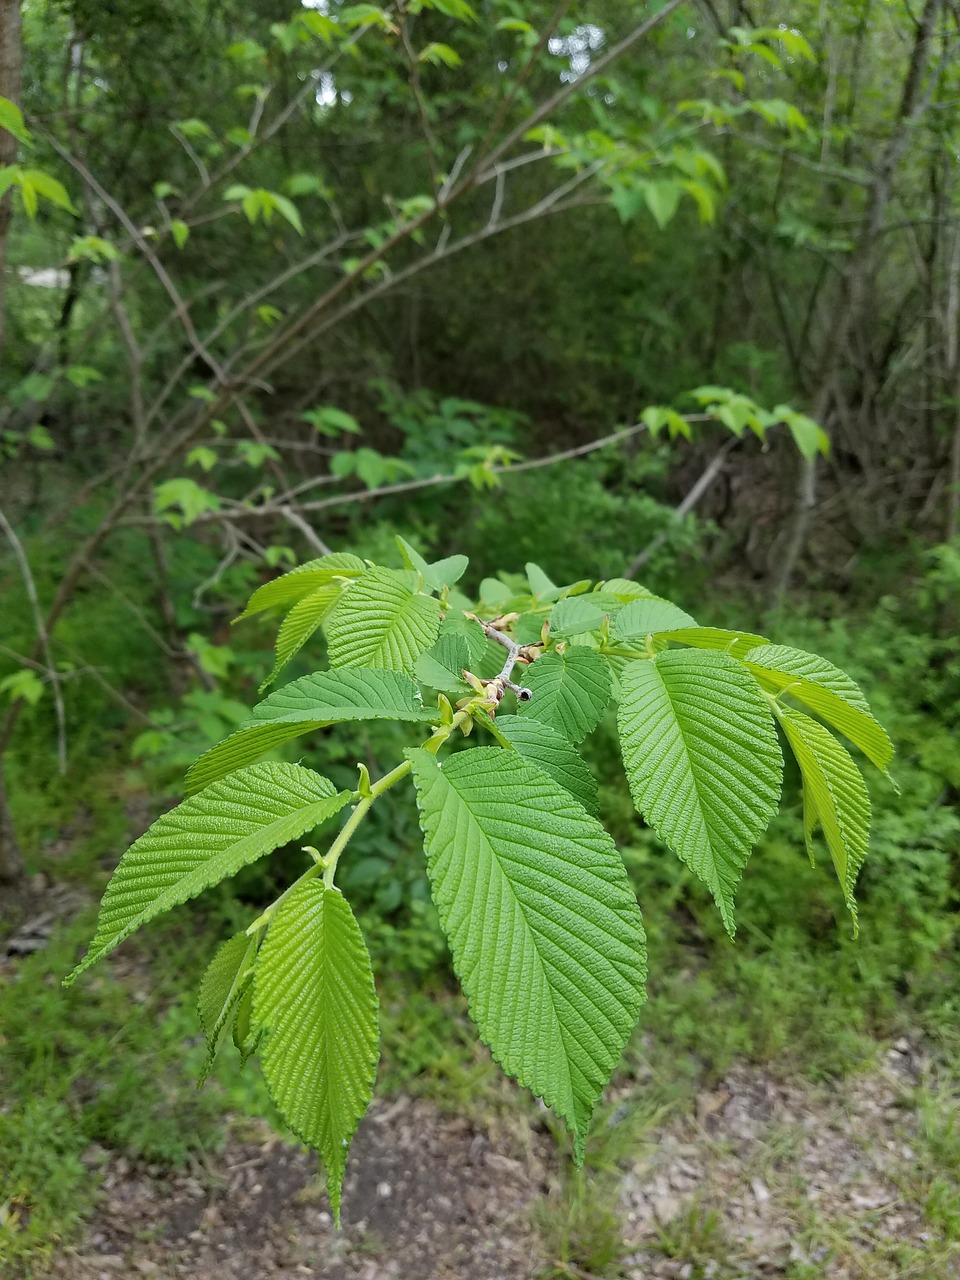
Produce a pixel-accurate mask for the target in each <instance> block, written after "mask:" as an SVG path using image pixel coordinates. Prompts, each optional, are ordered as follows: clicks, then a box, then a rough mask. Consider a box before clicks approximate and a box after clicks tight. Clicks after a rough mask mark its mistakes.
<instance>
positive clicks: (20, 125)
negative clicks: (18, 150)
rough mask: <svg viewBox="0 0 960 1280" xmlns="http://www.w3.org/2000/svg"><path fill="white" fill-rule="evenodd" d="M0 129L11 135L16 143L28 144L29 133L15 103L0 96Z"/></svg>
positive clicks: (21, 113)
mask: <svg viewBox="0 0 960 1280" xmlns="http://www.w3.org/2000/svg"><path fill="white" fill-rule="evenodd" d="M0 129H6V131H7V133H12V134H13V136H14V137H15V138H16V140H17V141H18V142H22V143H24V144H28V143H29V142H30V131H29V130H28V129H27V126H26V125H25V124H24V122H23V112H22V111H21V110H20V108H19V107H18V106H17V104H16V103H15V102H11V101H10V99H9V98H4V97H2V96H0Z"/></svg>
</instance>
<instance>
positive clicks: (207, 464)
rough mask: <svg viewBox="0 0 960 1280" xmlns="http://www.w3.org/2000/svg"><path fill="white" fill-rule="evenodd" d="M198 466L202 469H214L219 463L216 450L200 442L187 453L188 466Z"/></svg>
mask: <svg viewBox="0 0 960 1280" xmlns="http://www.w3.org/2000/svg"><path fill="white" fill-rule="evenodd" d="M194 465H196V466H198V467H199V468H200V469H201V470H202V471H212V470H213V468H214V467H215V466H216V465H217V455H216V452H215V451H214V450H213V449H211V448H209V447H208V446H207V445H205V444H198V445H197V446H196V447H195V448H193V449H191V450H190V452H189V453H188V454H187V466H188V467H192V466H194Z"/></svg>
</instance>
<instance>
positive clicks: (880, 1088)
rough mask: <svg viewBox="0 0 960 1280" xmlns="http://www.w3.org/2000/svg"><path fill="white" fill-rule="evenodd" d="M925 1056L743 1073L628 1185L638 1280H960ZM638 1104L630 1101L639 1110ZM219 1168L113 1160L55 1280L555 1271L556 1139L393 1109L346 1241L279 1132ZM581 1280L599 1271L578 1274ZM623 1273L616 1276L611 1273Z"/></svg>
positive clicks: (369, 1152)
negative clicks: (924, 1093)
mask: <svg viewBox="0 0 960 1280" xmlns="http://www.w3.org/2000/svg"><path fill="white" fill-rule="evenodd" d="M926 1071H927V1064H926V1063H925V1061H924V1059H923V1056H922V1054H921V1053H920V1052H919V1051H918V1050H917V1049H916V1048H915V1047H914V1046H913V1045H912V1044H910V1043H908V1042H907V1041H900V1042H898V1045H897V1047H895V1048H894V1049H892V1050H891V1051H890V1053H889V1054H888V1055H887V1057H886V1059H885V1061H884V1063H883V1064H882V1067H881V1068H880V1069H879V1070H876V1071H874V1072H872V1073H871V1074H869V1075H865V1076H863V1077H860V1078H856V1079H853V1080H849V1081H847V1082H845V1083H844V1084H842V1085H841V1084H829V1085H823V1086H812V1085H806V1084H787V1083H782V1082H778V1081H776V1080H774V1079H773V1078H772V1077H770V1076H769V1075H768V1074H766V1073H764V1072H763V1071H760V1070H757V1069H748V1068H740V1069H737V1070H736V1071H733V1072H731V1073H730V1074H729V1075H728V1077H727V1078H726V1079H725V1080H724V1081H723V1082H722V1083H721V1084H720V1085H719V1086H718V1087H717V1088H716V1089H714V1090H712V1091H710V1092H704V1093H701V1094H700V1095H699V1097H698V1098H697V1100H696V1107H695V1108H692V1109H691V1110H690V1111H689V1113H688V1114H683V1115H677V1116H674V1117H673V1118H672V1119H671V1120H670V1121H669V1122H668V1123H667V1124H666V1125H664V1126H662V1127H661V1128H658V1129H656V1130H652V1131H650V1132H649V1133H648V1134H647V1135H646V1137H645V1138H644V1139H643V1141H642V1144H641V1145H640V1146H639V1148H638V1150H637V1152H636V1158H635V1159H634V1160H633V1163H632V1166H630V1165H629V1162H628V1165H627V1167H626V1168H625V1169H624V1172H623V1175H622V1178H621V1181H620V1183H619V1206H618V1208H619V1212H620V1214H621V1216H622V1243H623V1260H622V1263H621V1267H622V1270H621V1271H620V1272H619V1274H622V1275H623V1276H624V1277H625V1278H626V1280H658V1278H660V1277H673V1278H675V1280H701V1278H702V1280H727V1278H728V1277H729V1278H730V1280H754V1278H756V1280H759V1278H761V1277H764V1278H765V1277H771V1276H780V1277H790V1278H791V1280H813V1278H814V1277H817V1278H819V1277H825V1278H827V1280H888V1278H889V1280H893V1277H895V1276H896V1277H899V1276H904V1277H915V1278H916V1280H952V1278H953V1277H958V1278H960V1253H958V1252H957V1247H956V1246H951V1245H950V1244H949V1243H948V1242H947V1241H946V1240H945V1239H942V1238H940V1237H938V1234H937V1232H936V1230H934V1229H932V1228H931V1225H930V1222H929V1221H928V1219H927V1217H926V1216H925V1215H924V1211H923V1204H922V1203H921V1202H920V1201H921V1199H922V1197H923V1195H924V1194H925V1192H924V1190H923V1188H924V1187H925V1186H926V1183H925V1182H924V1181H923V1178H922V1176H921V1170H920V1165H919V1163H918V1162H919V1160H920V1157H919V1155H918V1152H917V1150H915V1148H914V1146H913V1145H912V1143H913V1142H914V1139H915V1137H916V1135H917V1131H918V1125H919V1124H920V1123H921V1117H920V1116H919V1114H918V1112H917V1110H916V1108H915V1107H914V1105H913V1101H912V1100H913V1098H914V1091H915V1089H916V1086H917V1085H918V1083H919V1081H920V1080H921V1078H922V1077H923V1075H924V1074H925V1072H926ZM622 1096H623V1099H624V1100H628V1099H629V1096H630V1095H629V1094H628V1093H627V1092H624V1093H623V1095H622ZM245 1127H246V1137H245V1138H244V1139H241V1138H240V1137H239V1136H235V1137H233V1138H232V1139H231V1140H230V1142H229V1144H228V1146H227V1148H226V1150H225V1152H224V1153H223V1154H222V1156H221V1157H219V1158H218V1159H217V1160H216V1161H214V1162H213V1163H211V1164H210V1165H209V1167H207V1168H200V1167H197V1168H195V1169H194V1170H193V1171H192V1172H188V1173H183V1174H178V1175H171V1176H161V1175H160V1173H159V1171H158V1170H155V1169H150V1168H148V1167H136V1166H133V1167H131V1165H130V1164H129V1163H128V1162H127V1161H125V1160H123V1159H115V1158H110V1159H109V1160H108V1164H107V1168H106V1179H105V1200H104V1205H103V1207H102V1209H101V1210H100V1212H99V1213H98V1215H97V1218H96V1220H95V1221H94V1223H93V1224H92V1226H91V1230H90V1234H89V1236H88V1239H87V1241H86V1243H85V1244H84V1245H83V1246H82V1247H80V1248H78V1249H69V1250H64V1251H63V1252H62V1254H61V1256H60V1257H59V1258H57V1259H56V1260H55V1262H54V1264H53V1268H52V1274H54V1275H57V1276H61V1277H66V1278H67V1280H115V1277H118V1276H123V1277H126V1276H138V1275H146V1276H157V1277H180V1276H190V1277H203V1278H204V1280H241V1278H242V1280H251V1278H257V1280H259V1278H260V1277H263V1278H264V1280H280V1278H281V1277H290V1278H291V1280H292V1278H293V1277H314V1278H315V1280H388V1278H389V1280H532V1278H533V1277H536V1276H538V1275H540V1274H541V1273H542V1270H543V1268H544V1267H545V1266H546V1265H547V1263H548V1261H550V1260H551V1257H550V1252H549V1250H550V1243H551V1242H550V1241H549V1240H545V1239H544V1238H543V1237H542V1236H540V1235H538V1233H537V1232H536V1231H535V1229H534V1227H533V1225H532V1222H533V1215H532V1212H531V1210H532V1206H533V1205H534V1203H535V1202H536V1201H538V1200H539V1199H540V1198H541V1197H543V1196H544V1195H545V1194H547V1192H548V1190H549V1189H550V1187H551V1186H552V1187H553V1194H554V1195H556V1185H557V1173H558V1167H559V1166H558V1161H557V1159H556V1156H555V1154H554V1152H553V1151H552V1149H551V1146H552V1144H551V1143H550V1141H549V1139H548V1138H547V1137H546V1136H545V1135H543V1134H537V1133H535V1132H532V1131H530V1130H527V1131H526V1132H525V1133H524V1134H523V1135H522V1136H521V1135H516V1136H515V1137H514V1138H512V1139H511V1137H510V1136H509V1135H504V1136H503V1137H502V1138H500V1139H499V1140H497V1139H491V1138H490V1136H489V1135H487V1134H485V1133H483V1132H480V1131H478V1130H477V1129H475V1128H472V1127H471V1126H470V1125H468V1124H467V1122H466V1121H464V1120H457V1119H453V1120H451V1119H449V1118H445V1117H443V1116H442V1115H440V1114H439V1113H438V1112H437V1111H436V1110H435V1109H434V1108H432V1107H431V1106H429V1105H428V1104H426V1103H424V1102H414V1101H411V1100H410V1099H408V1098H400V1099H395V1100H389V1101H386V1102H381V1103H375V1104H374V1107H373V1108H372V1111H371V1113H370V1115H369V1116H368V1118H367V1120H366V1121H365V1122H364V1125H363V1126H362V1128H361V1131H360V1134H359V1135H358V1138H357V1141H356V1143H355V1147H354V1151H353V1154H352V1156H351V1163H350V1171H349V1174H348V1179H347V1185H346V1187H345V1193H344V1229H343V1231H342V1232H341V1233H337V1232H335V1231H334V1230H333V1226H332V1223H331V1221H330V1216H329V1213H328V1212H327V1204H326V1197H325V1194H324V1193H323V1191H322V1189H321V1187H320V1184H319V1183H318V1180H317V1177H316V1163H315V1161H314V1160H313V1159H312V1158H311V1157H309V1156H307V1155H305V1154H303V1153H302V1152H299V1151H296V1150H294V1149H292V1148H290V1147H289V1146H287V1145H286V1144H285V1143H284V1142H282V1141H281V1140H280V1139H278V1138H277V1137H276V1136H275V1135H273V1134H272V1133H270V1132H269V1130H267V1129H266V1128H263V1129H260V1130H259V1131H257V1130H251V1127H250V1125H249V1124H246V1126H245ZM568 1274H569V1275H570V1277H571V1278H572V1280H576V1278H577V1277H581V1278H582V1277H583V1276H586V1277H587V1280H590V1276H591V1273H590V1272H589V1271H586V1270H583V1269H579V1270H578V1267H577V1264H576V1263H574V1264H573V1268H572V1269H571V1270H570V1271H569V1272H568ZM608 1274H609V1273H608Z"/></svg>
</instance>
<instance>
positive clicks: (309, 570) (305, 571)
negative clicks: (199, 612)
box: [234, 551, 367, 622]
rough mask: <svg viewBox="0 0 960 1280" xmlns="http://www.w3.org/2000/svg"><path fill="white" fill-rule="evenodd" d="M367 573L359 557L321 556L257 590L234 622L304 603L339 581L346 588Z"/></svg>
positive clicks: (345, 555)
mask: <svg viewBox="0 0 960 1280" xmlns="http://www.w3.org/2000/svg"><path fill="white" fill-rule="evenodd" d="M366 571H367V566H366V565H365V564H364V562H363V561H362V560H361V559H360V557H359V556H353V555H350V554H349V552H340V551H338V552H334V553H333V555H329V556H321V557H320V559H319V560H308V561H307V562H306V564H302V565H300V566H299V567H298V568H296V569H292V570H291V571H290V572H289V573H285V574H283V575H282V576H281V577H279V578H274V580H273V581H272V582H265V583H264V584H263V586H262V587H257V589H256V591H255V592H254V593H253V595H252V596H251V597H250V601H249V603H248V605H247V607H246V609H244V611H243V613H241V614H240V616H239V617H238V618H234V622H241V621H242V620H243V619H244V618H249V617H250V616H251V615H252V614H255V613H262V612H263V610H264V609H276V608H278V607H280V606H281V605H288V604H292V603H293V602H294V601H295V600H302V599H303V597H304V596H308V595H310V594H311V592H313V591H316V590H317V588H318V587H323V586H327V585H329V584H330V583H332V582H336V581H338V580H342V582H341V585H344V586H346V585H348V584H349V583H350V582H351V581H352V580H353V579H355V578H359V577H360V575H361V574H363V573H366Z"/></svg>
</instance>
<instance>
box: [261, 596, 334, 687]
mask: <svg viewBox="0 0 960 1280" xmlns="http://www.w3.org/2000/svg"><path fill="white" fill-rule="evenodd" d="M343 591H344V586H343V584H342V583H341V582H328V583H326V584H325V585H324V586H322V587H317V589H316V591H311V592H310V594H309V595H308V596H304V597H303V599H302V600H298V601H297V603H296V604H295V605H294V606H293V608H292V609H291V610H290V612H289V613H288V614H287V616H286V617H285V618H284V620H283V622H282V623H281V624H280V630H279V631H278V632H277V646H276V655H277V656H276V660H275V662H274V664H273V670H272V671H271V672H270V674H269V675H268V676H267V678H266V680H264V682H263V684H262V685H261V686H260V690H259V691H260V693H263V691H264V689H266V688H267V686H268V685H271V684H273V682H274V680H276V678H277V676H278V675H279V674H280V672H281V671H282V670H283V668H284V667H285V666H286V665H287V663H288V662H289V661H290V659H291V658H292V657H293V656H294V654H296V653H298V652H299V651H300V649H302V648H303V646H304V645H305V644H306V642H307V641H308V640H309V639H310V637H311V636H312V635H313V633H314V632H315V631H316V630H317V628H318V627H319V626H320V625H321V624H322V623H323V621H324V619H326V618H327V617H329V615H330V614H331V613H332V612H333V610H334V609H335V608H336V605H337V602H338V601H339V599H340V597H341V596H342V595H343Z"/></svg>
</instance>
